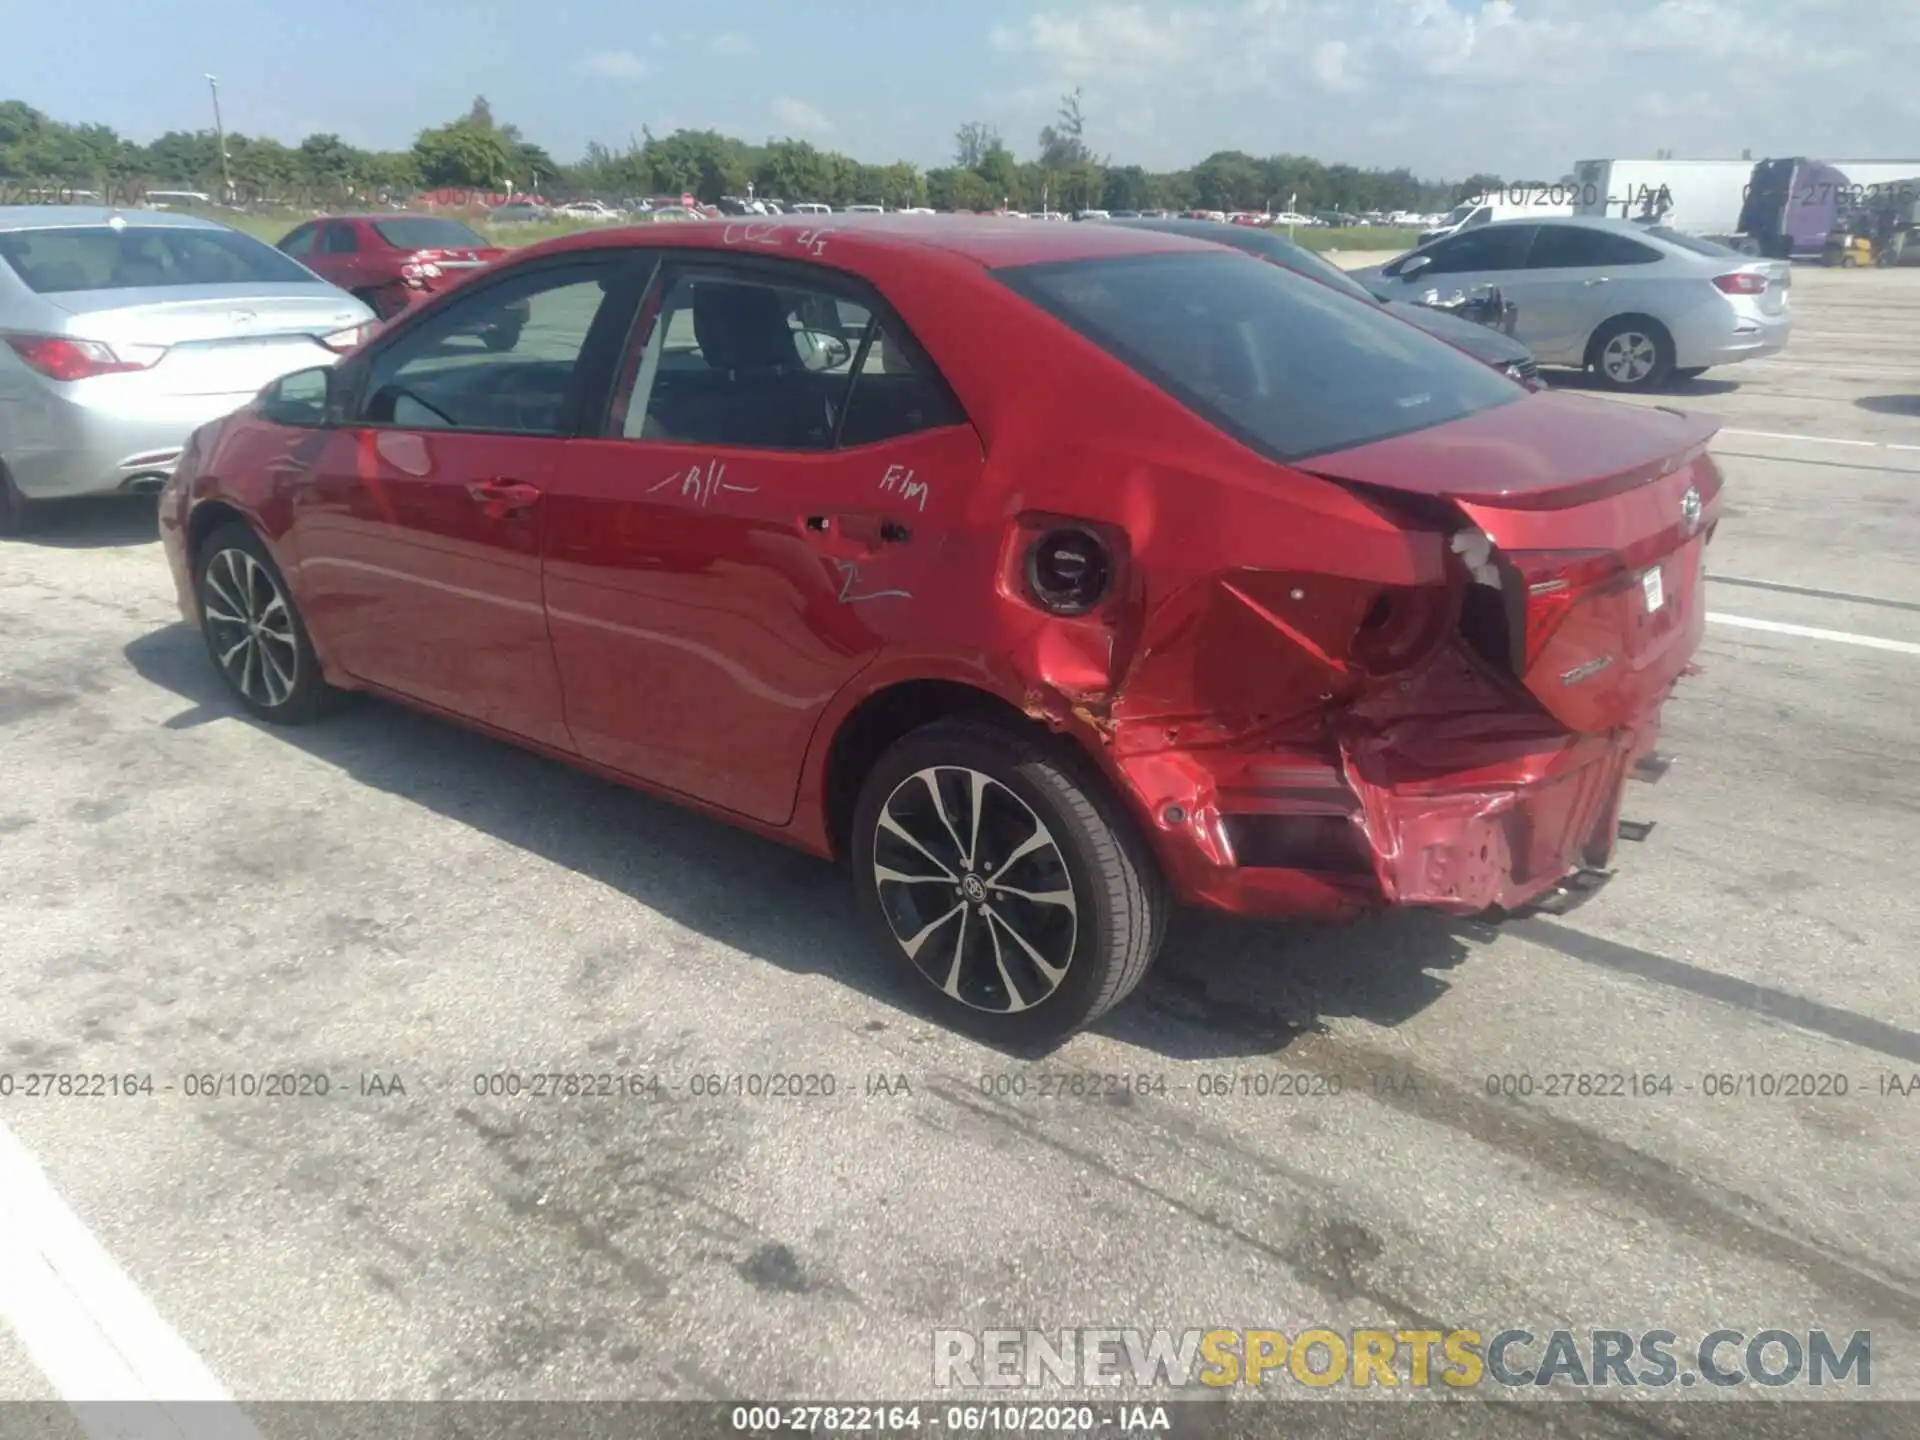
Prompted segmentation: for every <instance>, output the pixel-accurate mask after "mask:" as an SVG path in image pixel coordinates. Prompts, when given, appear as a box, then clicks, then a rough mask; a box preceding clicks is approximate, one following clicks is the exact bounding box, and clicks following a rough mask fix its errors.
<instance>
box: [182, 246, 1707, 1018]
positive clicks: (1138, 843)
mask: <svg viewBox="0 0 1920 1440" xmlns="http://www.w3.org/2000/svg"><path fill="white" fill-rule="evenodd" d="M515 307H525V310H526V313H527V315H528V320H527V327H526V333H525V336H524V338H523V339H522V341H521V343H520V345H519V346H518V347H517V348H516V349H515V350H513V351H512V352H495V351H491V350H489V349H487V348H486V347H485V346H484V345H483V344H481V343H480V342H479V341H477V340H476V339H475V338H474V337H475V336H476V335H477V334H480V333H483V332H485V330H486V329H487V327H488V326H489V325H490V324H492V323H494V322H495V321H496V320H497V319H498V317H500V316H501V315H504V314H507V313H511V312H512V311H513V310H514V309H515ZM1713 429H1714V427H1713V425H1712V424H1710V423H1709V422H1707V421H1704V420H1701V419H1699V418H1696V417H1693V416H1689V415H1683V414H1679V413H1677V412H1674V411H1671V410H1665V409H1640V408H1627V407H1623V406H1621V405H1618V404H1614V403H1608V402H1605V401H1601V400H1597V399H1592V398H1588V397H1584V396H1579V395H1565V394H1551V393H1548V394H1535V393H1531V392H1529V391H1528V390H1526V389H1525V388H1523V387H1522V386H1520V385H1519V384H1516V383H1515V382H1514V381H1512V380H1510V379H1508V378H1506V377H1505V376H1503V375H1501V374H1499V373H1497V372H1495V371H1493V370H1491V369H1489V368H1488V367H1487V366H1485V365H1482V364H1480V363H1478V362H1477V361H1474V360H1472V359H1470V358H1469V357H1467V356H1466V355H1464V354H1462V353H1461V352H1459V351H1458V350H1455V349H1454V348H1453V347H1451V346H1449V345H1446V344H1444V343H1442V342H1440V341H1438V340H1435V339H1433V338H1432V337H1431V336H1428V335H1426V334H1423V333H1422V332H1420V331H1418V330H1416V329H1415V328H1414V327H1412V326H1410V325H1405V324H1403V323H1401V322H1400V321H1398V320H1395V319H1394V318H1393V317H1392V316H1390V315H1388V314H1386V313H1384V312H1383V311H1381V310H1380V309H1379V308H1378V307H1376V306H1370V305H1366V304H1363V303H1360V302H1358V301H1355V300H1351V299H1349V298H1348V297H1346V296H1344V295H1341V294H1338V293H1337V292H1335V291H1333V290H1331V289H1329V288H1328V287H1326V286H1324V285H1319V284H1316V283H1314V282H1313V281H1311V280H1307V279H1304V278H1302V277H1300V276H1298V275H1294V274H1292V273H1290V272H1288V271H1286V270H1284V269H1282V268H1280V267H1278V266H1274V265H1266V264H1262V263H1260V262H1258V261H1256V260H1252V259H1250V258H1248V257H1247V256H1245V255H1241V254H1239V253H1237V252H1235V251H1231V250H1227V249H1224V248H1221V247H1217V246H1213V245H1210V244H1207V243H1205V242H1202V241H1198V240H1193V239H1189V238H1186V237H1183V236H1176V235H1167V234H1161V233H1156V232H1152V231H1142V230H1135V229H1121V228H1118V227H1114V226H1103V225H1061V226H1013V227H1009V226H1007V225H1006V224H1005V223H1004V222H1001V221H995V220H991V219H979V220H972V219H966V218H961V217H955V218H953V219H951V220H947V221H939V222H933V221H929V220H927V219H926V218H925V217H909V218H906V219H904V220H902V219H894V218H891V217H888V218H875V219H872V220H863V221H854V222H851V223H847V224H844V225H839V226H837V228H823V227H820V226H817V225H814V224H809V223H796V222H794V221H790V220H775V221H764V222H763V221H736V222H730V223H725V224H719V223H713V224H698V225H682V226H674V227H671V228H667V227H661V228H659V229H657V230H649V231H624V232H614V233H605V232H603V233H599V234H583V235H577V236H571V237H568V238H566V239H562V240H556V241H553V242H550V243H547V244H544V245H539V246H536V247H533V248H531V249H529V250H526V251H523V252H520V253H519V254H517V255H516V256H515V257H514V258H513V259H512V260H510V261H508V262H506V263H504V264H501V265H498V266H496V267H493V268H492V269H491V270H490V271H489V272H488V273H486V274H484V275H481V276H478V277H476V278H475V279H473V280H471V281H469V282H467V283H466V284H464V285H462V286H461V287H460V288H459V290H457V291H455V292H453V293H451V294H448V295H446V296H443V297H440V298H438V299H435V300H432V301H430V302H428V303H427V304H426V305H424V306H421V307H419V308H417V309H415V310H413V311H411V312H409V313H408V314H407V315H406V316H405V317H403V318H402V319H401V320H399V321H397V322H396V323H395V324H394V325H392V326H391V327H389V328H388V329H387V330H386V331H385V332H384V333H382V334H381V335H379V336H377V337H376V338H375V339H373V340H372V341H371V342H369V343H368V344H367V345H365V346H363V347H362V348H361V349H360V350H358V351H357V352H355V353H354V354H353V355H352V356H350V357H349V358H348V359H346V360H345V361H343V362H341V364H340V365H339V366H338V367H337V368H335V369H333V370H331V371H328V370H313V371H307V372H303V373H301V374H296V375H292V376H289V377H287V378H285V379H283V380H281V381H279V382H277V383H276V384H275V385H273V386H271V387H269V389H268V390H267V391H265V392H264V393H263V394H262V396H261V397H260V399H259V400H258V401H257V402H256V403H255V404H254V405H252V406H251V407H250V408H249V409H247V410H244V411H242V412H240V413H238V414H236V415H234V416H232V417H230V418H229V419H227V420H225V421H223V422H219V423H217V424H215V425H211V426H208V427H206V428H205V429H203V430H202V431H201V432H200V433H199V434H197V435H196V436H195V437H194V440H193V442H192V443H191V445H190V446H189V448H188V451H187V453H186V455H185V456H184V458H183V459H182V461H181V462H180V466H179V468H178V470H177V471H176V473H175V475H174V477H173V480H172V481H171V483H170V485H169V487H168V490H167V492H166V494H165V496H164V498H163V500H162V505H161V511H162V529H163V534H164V537H165V542H166V550H167V554H168V557H169V560H170V563H171V565H172V568H173V574H174V577H175V580H176V583H177V585H178V588H179V597H180V605H181V609H182V611H183V613H184V614H185V615H186V616H187V618H188V619H189V620H190V621H191V622H192V623H193V624H195V625H197V626H199V627H200V628H201V629H202V630H203V631H204V633H205V636H206V641H207V646H208V649H209V651H210V652H211V654H212V657H213V660H214V662H215V663H216V664H217V665H218V667H219V669H220V671H221V673H222V674H223V675H224V676H225V677H226V680H227V683H228V684H229V685H230V687H231V689H232V691H233V694H234V695H235V697H236V698H237V700H238V701H239V703H240V704H241V705H242V706H244V707H245V708H246V709H247V710H248V711H250V712H251V713H252V714H254V715H256V716H259V717H261V718H262V719H266V720H271V721H283V722H295V721H304V720H308V719H311V718H313V717H314V716H316V715H318V714H320V713H321V712H322V710H323V709H324V708H325V707H326V705H327V704H328V702H330V701H332V700H334V699H335V698H337V696H338V695H339V692H341V691H344V690H371V691H376V692H378V693H380V694H383V695H387V696H390V697H393V698H395V699H399V700H402V701H405V702H407V703H409V704H412V705H416V706H419V707H421V708H424V709H427V710H430V711H433V712H435V713H437V714H440V715H444V716H446V717H448V718H451V719H455V720H458V721H460V722H462V723H465V724H468V725H472V726H475V727H478V728H480V729H483V730H486V731H488V732H490V733H492V734H495V735H499V736H502V737H506V738H508V739H511V740H514V741H517V742H519V743H521V744H524V745H527V746H530V747H533V748H535V749H538V750H541V751H544V752H546V753H548V754H551V755H555V756H560V757H564V758H566V759H568V760H571V761H574V762H576V763H578V764H581V765H584V766H587V767H589V768H591V769H593V770H595V771H597V772H599V773H601V774H603V775H606V776H609V777H612V778H614V779H617V780H620V781H623V782H626V783H630V784H634V785H638V786H641V787H644V788H646V789H649V790H652V791H656V792H658V793H660V794H663V795H667V796H670V797H672V798H675V799H677V800H681V801H684V802H686V803H689V804H692V805H696V806H698V807H700V808H702V809H705V810H708V811H710V812H713V813H715V814H717V815H721V816H724V817H725V818H727V819H729V820H731V821H733V822H735V823H738V824H740V825H743V826H746V827H749V828H751V829H753V830H756V831H759V832H761V833H763V834H766V835H770V836H774V837H777V838H779V839H782V840H785V841H788V842H790V843H792V844H794V845H797V846H799V847H801V848H803V849H805V850H808V851H811V852H813V853H815V854H818V855H821V856H832V857H835V858H839V859H843V860H845V861H847V862H848V863H849V864H850V865H851V867H852V869H853V873H854V883H855V884H856V886H857V887H858V889H859V892H860V895H861V897H862V900H863V903H864V906H865V909H866V910H867V912H868V913H869V915H870V917H871V920H872V923H873V925H874V927H875V929H876V932H877V934H878V936H879V938H880V940H881V941H882V943H884V944H885V945H886V946H887V947H889V948H890V949H891V950H892V951H893V953H894V954H896V955H897V956H898V958H899V959H900V961H901V962H902V963H903V964H904V965H905V966H906V967H908V968H910V969H911V970H913V971H915V972H917V973H918V974H919V975H921V976H922V977H924V980H925V982H926V984H927V986H928V987H929V988H928V991H927V997H928V999H929V1000H930V1001H932V1002H933V1003H935V1004H936V1005H938V1006H939V1007H941V1008H942V1009H943V1010H944V1012H945V1014H946V1016H947V1017H948V1018H949V1019H950V1020H952V1021H954V1022H956V1023H960V1024H971V1025H972V1026H974V1027H975V1028H977V1029H979V1030H980V1031H982V1032H983V1033H986V1034H988V1035H990V1036H992V1037H994V1038H996V1039H999V1040H1003V1041H1010V1042H1016V1043H1017V1042H1039V1041H1046V1040H1050V1039H1054V1038H1057V1037H1060V1036H1062V1035H1065V1034H1067V1033H1069V1032H1071V1031H1072V1030H1074V1029H1075V1028H1077V1027H1079V1026H1082V1025H1084V1024H1086V1023H1087V1022H1088V1021H1090V1020H1091V1019H1093V1018H1094V1017H1095V1016H1097V1015H1099V1014H1100V1013H1101V1012H1102V1011H1104V1010H1106V1009H1107V1008H1109V1007H1110V1006H1112V1005H1114V1004H1115V1003H1116V1002H1118V1001H1119V1000H1120V999H1121V998H1122V997H1124V996H1125V995H1126V994H1127V993H1128V992H1129V991H1130V990H1132V989H1133V987H1134V986H1135V985H1137V984H1138V983H1139V981H1140V979H1141V976H1142V975H1143V974H1144V973H1145V972H1146V970H1147V968H1148V966H1149V964H1150V963H1151V962H1152V960H1153V958H1154V954H1155V951H1156V949H1157V947H1158V946H1159V944H1160V940H1161V936H1162V932H1163V926H1164V922H1165V920H1166V917H1167V911H1168V906H1169V904H1170V903H1172V902H1174V901H1182V902H1188V903H1193V904H1198V905H1204V906H1211V907H1214V908H1217V909H1221V910H1228V911H1233V912H1236V913H1239V914H1245V915H1267V916H1296V917H1314V918H1337V917H1344V916H1350V915H1352V914H1355V913H1356V912H1358V911H1361V910H1363V909H1365V908H1367V907H1370V906H1378V905H1382V904H1385V905H1418V906H1432V907H1438V908H1440V909H1443V910H1446V911H1451V912H1456V913H1472V912H1480V911H1484V910H1489V909H1512V908H1516V907H1520V906H1523V905H1526V904H1528V903H1530V902H1534V901H1536V900H1539V899H1540V898H1541V897H1543V896H1544V895H1546V894H1547V892H1549V891H1553V890H1555V889H1556V888H1557V887H1560V886H1561V885H1562V884H1563V883H1564V882H1566V881H1567V880H1568V878H1569V877H1570V876H1575V875H1577V874H1581V873H1583V872H1585V871H1587V870H1589V869H1595V868H1598V867H1603V866H1605V865H1606V864H1607V863H1608V862H1609V859H1610V857H1611V854H1612V851H1613V846H1614V838H1615V834H1616V831H1617V829H1618V823H1619V818H1620V816H1619V812H1620V801H1621V793H1622V790H1623V787H1624V782H1625V780H1626V778H1627V777H1628V775H1629V772H1630V771H1631V770H1632V769H1633V768H1634V767H1635V766H1636V764H1637V763H1638V762H1639V761H1640V760H1641V759H1642V758H1643V757H1646V756H1647V755H1648V754H1649V752H1650V751H1651V750H1652V747H1653V745H1654V741H1655V738H1656V736H1657V734H1658V731H1659V718H1660V711H1661V706H1662V703H1663V702H1664V701H1665V700H1666V698H1667V695H1668V692H1669V690H1670V689H1671V687H1672V686H1673V684H1674V682H1675V681H1676V680H1677V679H1678V678H1679V677H1680V675H1681V674H1682V672H1683V671H1684V670H1686V669H1687V668H1688V662H1689V657H1690V656H1691V655H1692V654H1693V652H1694V649H1695V647H1696V645H1697V644H1698V642H1699V639H1700V634H1701V627H1702V624H1703V620H1704V596H1703V584H1702V579H1701V573H1702V554H1703V549H1704V547H1705V545H1706V543H1707V540H1708V538H1709V536H1710V535H1711V534H1712V532H1713V529H1714V526H1715V523H1716V520H1717V518H1718V514H1719V507H1720V495H1721V479H1720V475H1719V473H1718V471H1717V470H1716V468H1715V465H1714V462H1713V460H1712V459H1711V458H1710V457H1709V456H1708V454H1707V449H1706V446H1707V442H1708V439H1709V437H1710V436H1711V434H1712V433H1713Z"/></svg>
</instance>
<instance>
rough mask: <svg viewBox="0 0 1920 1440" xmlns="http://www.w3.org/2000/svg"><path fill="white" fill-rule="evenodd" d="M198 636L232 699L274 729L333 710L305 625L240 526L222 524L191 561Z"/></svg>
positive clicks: (265, 556) (333, 697)
mask: <svg viewBox="0 0 1920 1440" xmlns="http://www.w3.org/2000/svg"><path fill="white" fill-rule="evenodd" d="M193 575H194V588H195V590H196V591H197V592H198V594H199V599H200V613H201V622H202V623H201V626H200V630H201V634H202V635H203V636H204V637H205V639H206V642H207V653H208V655H210V656H211V657H212V658H213V665H214V668H215V669H216V670H218V671H219V672H220V678H221V679H222V680H224V681H225V682H226V685H227V689H228V690H229V691H230V692H231V693H232V695H233V697H234V699H236V700H238V701H239V702H240V704H241V705H242V706H244V707H245V708H246V710H247V712H248V713H249V714H251V715H253V716H255V717H257V718H259V719H261V720H265V721H268V722H269V723H271V724H274V725H303V724H305V723H306V722H307V721H309V720H314V719H318V718H319V717H320V716H321V715H323V714H324V713H326V712H327V711H328V710H330V709H332V708H333V706H334V704H335V703H336V702H337V701H338V700H339V698H340V693H341V692H340V691H338V690H336V689H334V688H333V686H331V685H329V684H327V682H326V679H325V678H324V677H323V676H322V675H321V673H320V661H319V658H318V657H317V656H316V655H315V654H314V650H313V641H312V639H311V638H310V637H309V636H308V634H307V627H306V622H305V621H303V620H302V619H301V618H300V612H299V610H298V609H297V608H296V607H295V605H294V603H293V595H292V593H291V592H290V591H289V590H288V589H287V582H286V579H285V577H284V576H282V575H281V573H280V567H279V566H278V565H276V564H274V563H273V556H272V555H270V554H269V553H268V552H267V547H266V544H265V542H263V541H262V540H261V539H260V537H259V536H258V535H256V534H254V533H253V531H251V530H249V529H248V528H247V527H246V526H244V525H238V524H234V525H223V526H221V527H220V528H219V529H218V530H215V531H214V532H213V533H212V534H211V535H209V536H207V538H206V539H205V540H204V541H203V542H202V543H201V546H200V549H199V551H198V552H197V553H196V554H195V556H194V564H193Z"/></svg>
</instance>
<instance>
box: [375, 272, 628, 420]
mask: <svg viewBox="0 0 1920 1440" xmlns="http://www.w3.org/2000/svg"><path fill="white" fill-rule="evenodd" d="M617 271H618V262H617V261H614V260H604V261H591V262H586V263H583V264H577V265H568V266H565V267H562V268H557V269H551V270H548V269H543V270H537V271H532V272H529V273H527V274H524V275H518V276H515V277H513V278H512V279H510V280H506V281H502V282H501V283H499V284H495V285H489V286H487V287H485V288H484V289H482V290H479V291H476V292H475V293H473V294H470V295H467V296H464V297H463V298H462V299H460V300H459V301H457V302H456V303H454V304H452V305H450V306H448V307H447V308H446V309H445V310H442V311H441V312H439V313H438V314H436V315H434V316H433V317H432V318H431V319H429V320H427V321H425V322H424V323H422V324H419V325H416V326H413V327H411V328H410V329H408V330H406V331H405V332H403V333H402V334H401V335H399V336H398V337H396V339H395V340H394V342H393V343H392V344H391V345H388V346H386V347H385V348H384V349H382V350H380V351H378V352H377V353H376V354H375V355H374V357H373V360H372V364H371V366H370V368H369V371H368V375H367V381H366V386H365V390H364V394H365V399H364V400H363V401H362V402H361V406H360V412H361V414H360V418H361V422H362V423H364V424H369V425H392V426H397V427H399V428H401V429H407V430H478V431H488V432H500V433H506V434H517V435H559V434H563V433H565V432H566V430H567V428H568V425H569V423H570V420H571V415H572V413H573V406H574V403H575V402H576V401H577V400H578V399H579V398H580V386H581V383H582V381H583V378H584V377H583V375H582V373H581V372H582V368H583V367H582V365H581V356H582V354H583V352H584V351H585V349H586V345H587V337H588V335H589V334H590V333H591V332H592V330H593V326H594V322H595V320H596V319H597V318H598V317H599V315H600V313H601V310H602V308H603V307H604V306H605V305H606V304H607V303H608V302H607V296H608V291H609V288H610V287H611V286H612V283H613V277H614V276H615V275H616V273H617Z"/></svg>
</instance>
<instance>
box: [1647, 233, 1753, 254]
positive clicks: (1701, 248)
mask: <svg viewBox="0 0 1920 1440" xmlns="http://www.w3.org/2000/svg"><path fill="white" fill-rule="evenodd" d="M1647 234H1649V235H1651V236H1652V237H1653V238H1654V239H1656V240H1664V241H1666V242H1667V244H1669V245H1677V246H1679V247H1680V248H1681V249H1682V250H1691V251H1692V252H1693V253H1694V254H1695V255H1711V256H1713V257H1714V258H1715V259H1717V260H1724V259H1725V258H1726V257H1727V256H1729V255H1731V256H1732V257H1733V258H1734V259H1736V260H1745V259H1749V258H1750V257H1749V256H1745V255H1742V254H1741V253H1740V252H1739V251H1738V250H1736V249H1734V248H1733V247H1732V246H1731V245H1722V244H1720V243H1719V242H1718V241H1717V240H1702V239H1700V237H1699V236H1697V235H1682V234H1681V233H1680V232H1679V231H1678V230H1669V229H1668V228H1667V227H1666V226H1664V225H1649V226H1648V227H1647Z"/></svg>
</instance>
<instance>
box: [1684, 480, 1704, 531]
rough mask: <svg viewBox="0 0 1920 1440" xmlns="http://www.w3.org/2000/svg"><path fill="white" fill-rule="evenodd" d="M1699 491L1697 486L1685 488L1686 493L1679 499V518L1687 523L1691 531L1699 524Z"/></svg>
mask: <svg viewBox="0 0 1920 1440" xmlns="http://www.w3.org/2000/svg"><path fill="white" fill-rule="evenodd" d="M1700 510H1701V505H1700V490H1699V487H1698V486H1695V485H1689V486H1687V493H1686V494H1684V495H1682V496H1681V497H1680V518H1681V519H1682V520H1684V521H1686V522H1687V529H1689V530H1692V529H1694V528H1695V527H1696V526H1698V525H1699V523H1700Z"/></svg>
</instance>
